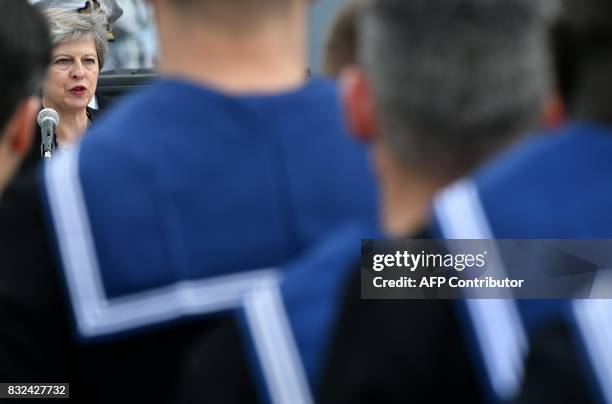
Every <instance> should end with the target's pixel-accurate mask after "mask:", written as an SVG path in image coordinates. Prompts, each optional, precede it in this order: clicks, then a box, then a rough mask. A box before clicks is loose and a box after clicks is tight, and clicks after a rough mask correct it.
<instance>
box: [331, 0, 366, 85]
mask: <svg viewBox="0 0 612 404" xmlns="http://www.w3.org/2000/svg"><path fill="white" fill-rule="evenodd" d="M359 1H360V0H349V1H347V2H346V3H345V4H344V6H343V7H342V8H341V9H340V11H339V12H338V14H337V15H336V17H335V19H334V21H333V22H332V25H331V27H330V29H329V32H328V33H327V38H326V40H325V44H324V49H323V73H324V74H325V75H326V76H328V77H332V78H338V77H339V76H340V73H341V72H342V69H344V68H345V67H348V66H350V65H352V64H355V63H356V61H357V55H356V51H357V50H356V49H355V45H356V42H357V38H356V37H357V21H356V20H357V12H358V10H359Z"/></svg>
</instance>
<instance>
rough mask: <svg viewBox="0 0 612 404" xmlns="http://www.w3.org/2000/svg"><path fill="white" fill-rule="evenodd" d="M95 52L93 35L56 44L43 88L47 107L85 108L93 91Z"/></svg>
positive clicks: (96, 61)
mask: <svg viewBox="0 0 612 404" xmlns="http://www.w3.org/2000/svg"><path fill="white" fill-rule="evenodd" d="M99 73H100V68H99V66H98V55H97V52H96V46H95V42H94V40H93V39H92V38H83V39H80V40H77V41H70V42H65V43H60V44H58V45H56V46H55V48H54V49H53V53H52V56H51V65H50V67H49V71H48V73H47V79H46V81H45V83H44V87H43V98H44V99H45V101H46V103H48V104H49V105H46V106H48V107H55V108H57V109H59V110H70V109H85V107H86V106H87V105H88V104H89V102H90V101H91V99H92V97H93V96H94V94H95V92H96V86H97V83H98V74H99Z"/></svg>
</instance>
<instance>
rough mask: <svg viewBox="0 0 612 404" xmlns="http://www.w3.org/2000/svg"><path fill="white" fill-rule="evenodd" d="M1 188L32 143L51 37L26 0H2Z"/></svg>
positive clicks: (0, 29)
mask: <svg viewBox="0 0 612 404" xmlns="http://www.w3.org/2000/svg"><path fill="white" fill-rule="evenodd" d="M0 15H1V16H2V24H0V191H1V190H2V189H3V188H4V186H5V184H6V183H7V181H8V180H9V178H10V176H11V175H12V173H13V172H14V171H15V169H16V167H17V166H18V164H19V161H20V160H21V158H22V157H23V155H24V153H25V152H26V151H27V150H28V148H29V147H30V144H31V141H32V134H33V130H34V124H35V122H36V113H37V112H38V109H39V107H40V99H39V98H38V97H37V96H35V94H37V93H38V92H39V91H40V86H41V83H42V80H43V78H44V75H45V72H46V69H47V66H48V63H49V59H50V55H51V41H50V39H49V33H48V28H47V25H46V22H45V20H44V18H43V17H42V15H40V13H39V12H38V11H37V10H35V9H34V7H33V6H32V5H30V4H29V3H28V2H27V1H26V0H0Z"/></svg>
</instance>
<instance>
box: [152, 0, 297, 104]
mask: <svg viewBox="0 0 612 404" xmlns="http://www.w3.org/2000/svg"><path fill="white" fill-rule="evenodd" d="M150 2H151V3H152V4H153V6H154V9H155V16H156V20H157V26H158V32H159V45H160V65H159V67H160V72H161V74H162V75H166V76H180V77H183V78H186V79H188V80H190V81H194V82H199V83H201V84H204V85H207V86H212V87H215V88H217V89H221V90H224V91H226V92H231V93H246V92H249V93H256V92H268V91H277V90H281V89H286V88H288V87H296V86H298V85H301V84H303V81H304V76H305V75H304V72H305V71H306V63H305V53H306V52H305V48H306V40H305V38H306V17H307V9H306V7H307V5H308V3H309V1H308V0H231V1H229V0H150Z"/></svg>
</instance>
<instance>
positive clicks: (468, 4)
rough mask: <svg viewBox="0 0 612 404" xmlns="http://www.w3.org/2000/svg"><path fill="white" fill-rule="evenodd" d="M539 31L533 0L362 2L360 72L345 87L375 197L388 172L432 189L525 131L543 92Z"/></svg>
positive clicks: (543, 49)
mask: <svg viewBox="0 0 612 404" xmlns="http://www.w3.org/2000/svg"><path fill="white" fill-rule="evenodd" d="M546 32H547V31H546V25H545V23H544V19H543V16H542V13H541V10H540V9H539V7H538V2H536V1H533V0H411V1H405V0H366V1H365V2H364V5H363V7H362V9H361V13H360V19H359V38H358V46H359V58H358V59H359V64H360V66H361V68H359V69H355V70H352V71H350V72H348V73H347V74H346V75H345V76H344V80H343V82H344V84H345V101H346V105H347V110H348V115H349V121H350V123H351V126H352V127H353V129H354V131H355V132H356V133H357V134H359V135H360V136H361V137H362V138H366V140H369V141H370V142H372V143H373V146H374V158H375V163H376V166H377V171H378V174H379V177H380V179H381V183H382V184H381V185H382V188H383V194H385V193H387V194H388V193H389V192H391V191H393V190H392V189H391V187H392V185H391V183H387V182H388V181H387V180H388V179H389V177H390V173H391V172H393V176H394V177H399V176H400V175H401V174H402V173H403V174H410V180H411V181H413V182H414V181H416V180H418V181H421V182H423V183H429V184H430V185H431V184H434V185H435V187H439V186H441V185H444V183H446V182H449V181H451V180H453V179H455V178H456V177H458V176H460V175H463V174H465V173H466V172H468V171H469V170H470V169H471V168H473V167H474V166H475V165H476V164H478V163H479V162H481V160H482V159H483V158H484V157H486V156H488V155H490V154H491V153H492V152H493V151H495V150H497V149H499V148H500V147H502V146H503V145H505V144H506V143H508V142H509V141H511V140H512V139H514V138H515V137H516V136H517V135H520V134H523V133H525V132H527V131H529V130H531V129H533V128H534V126H535V125H536V124H537V123H538V121H539V119H540V117H541V113H542V107H543V103H544V99H545V97H546V96H548V94H549V91H550V84H549V81H550V80H549V79H550V77H549V76H550V74H549V53H548V52H547V41H546V37H547V34H546ZM396 181H397V179H396ZM393 184H394V185H393V186H396V185H397V184H396V183H395V182H394V183H393ZM434 185H432V187H434ZM385 188H387V189H385ZM387 196H388V195H387ZM384 205H385V201H383V206H384Z"/></svg>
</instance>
